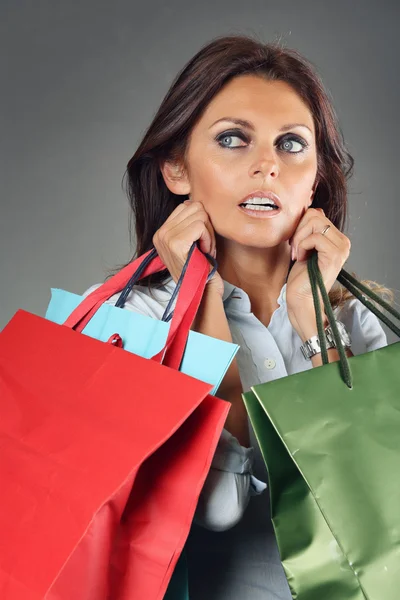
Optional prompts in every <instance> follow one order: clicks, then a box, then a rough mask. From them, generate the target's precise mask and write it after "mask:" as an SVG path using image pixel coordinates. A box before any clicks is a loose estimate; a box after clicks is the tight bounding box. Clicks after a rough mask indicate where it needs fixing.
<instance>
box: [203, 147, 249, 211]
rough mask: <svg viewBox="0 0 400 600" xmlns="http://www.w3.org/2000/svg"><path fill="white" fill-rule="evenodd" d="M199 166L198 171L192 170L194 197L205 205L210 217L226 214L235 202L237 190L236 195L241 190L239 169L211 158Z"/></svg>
mask: <svg viewBox="0 0 400 600" xmlns="http://www.w3.org/2000/svg"><path fill="white" fill-rule="evenodd" d="M197 165H198V167H197V168H196V169H194V170H193V169H192V186H193V197H196V200H199V201H200V202H202V203H203V204H204V208H205V209H206V211H207V212H208V213H209V214H210V216H212V215H213V214H215V215H217V214H218V213H223V212H225V213H226V209H227V208H228V207H229V205H232V201H234V200H235V197H236V196H235V190H236V193H237V190H238V189H239V190H240V186H239V187H238V186H237V181H239V180H240V177H241V175H240V174H239V173H238V169H237V168H236V169H235V168H234V167H232V165H231V164H225V163H224V164H221V160H218V159H214V160H213V159H212V158H211V159H210V158H209V157H208V158H207V160H206V161H205V160H203V161H199V162H197ZM242 187H243V183H242Z"/></svg>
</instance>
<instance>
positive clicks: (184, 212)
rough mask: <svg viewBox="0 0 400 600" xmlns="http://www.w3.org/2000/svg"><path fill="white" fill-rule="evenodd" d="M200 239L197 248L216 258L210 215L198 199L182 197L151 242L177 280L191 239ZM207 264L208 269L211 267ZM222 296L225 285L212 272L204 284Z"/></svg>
mask: <svg viewBox="0 0 400 600" xmlns="http://www.w3.org/2000/svg"><path fill="white" fill-rule="evenodd" d="M196 241H199V246H200V250H201V251H202V252H204V253H207V254H211V256H213V257H214V258H215V257H216V241H215V233H214V229H213V227H212V225H211V221H210V218H209V216H208V214H207V212H206V211H205V209H204V206H203V204H202V203H201V202H196V201H194V200H185V201H184V202H182V204H179V205H178V206H177V207H176V208H175V210H174V211H173V212H172V213H171V214H170V216H169V217H168V219H167V220H166V221H165V223H164V224H163V225H162V226H161V227H160V229H158V230H157V231H156V233H155V234H154V236H153V244H154V247H155V248H156V250H157V253H158V255H159V257H160V258H161V260H162V261H163V263H164V264H165V266H166V267H167V269H168V271H169V272H170V274H171V277H172V278H173V280H174V281H175V283H177V281H178V279H179V277H180V275H181V273H182V269H183V267H184V264H185V262H186V259H187V257H188V254H189V250H190V248H191V247H192V245H193V242H196ZM211 268H212V267H211V265H210V270H211ZM211 288H212V289H214V290H215V291H217V292H218V293H219V294H220V295H221V297H222V295H223V293H224V284H223V281H222V278H221V276H220V275H219V274H218V273H217V272H215V274H214V275H213V277H212V279H211V280H210V281H209V282H208V283H207V289H208V290H210V289H211Z"/></svg>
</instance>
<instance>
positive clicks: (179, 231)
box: [164, 211, 213, 253]
mask: <svg viewBox="0 0 400 600" xmlns="http://www.w3.org/2000/svg"><path fill="white" fill-rule="evenodd" d="M208 221H209V219H208V215H207V213H206V212H205V211H197V212H195V213H193V214H190V215H188V216H187V217H186V218H184V219H183V220H182V221H179V222H176V223H175V225H173V226H172V227H171V226H170V227H169V229H168V230H167V231H166V232H165V234H164V243H165V244H166V245H167V246H170V247H173V249H174V252H179V251H180V249H181V248H182V247H183V250H184V251H185V252H186V251H188V250H189V249H190V247H191V246H192V244H193V242H195V241H197V240H198V241H199V245H200V249H201V250H202V252H207V253H210V252H211V250H212V248H213V239H212V238H213V236H212V234H211V231H210V229H209V227H207V222H208ZM193 224H195V225H193ZM181 251H182V250H181Z"/></svg>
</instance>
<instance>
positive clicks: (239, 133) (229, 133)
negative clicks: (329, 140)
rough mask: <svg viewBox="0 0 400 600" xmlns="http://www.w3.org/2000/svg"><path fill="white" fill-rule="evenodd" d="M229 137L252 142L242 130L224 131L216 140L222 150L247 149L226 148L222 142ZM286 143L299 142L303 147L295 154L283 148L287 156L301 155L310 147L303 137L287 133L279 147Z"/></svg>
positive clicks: (280, 141)
mask: <svg viewBox="0 0 400 600" xmlns="http://www.w3.org/2000/svg"><path fill="white" fill-rule="evenodd" d="M229 137H238V138H239V139H241V140H242V141H243V142H249V141H250V140H249V138H248V136H247V135H245V134H244V133H243V131H241V130H240V129H230V130H229V131H224V132H222V133H220V134H219V135H217V137H216V138H215V140H216V141H217V142H218V144H219V145H220V146H221V148H227V149H228V150H238V149H239V148H244V147H245V146H226V145H225V144H223V143H222V141H223V139H224V138H229ZM286 142H297V143H299V144H300V145H301V146H302V149H301V150H297V151H295V152H292V151H290V150H285V149H283V148H282V152H285V153H286V154H301V153H302V152H304V150H305V148H307V147H308V143H307V142H306V141H305V140H304V139H303V138H302V137H300V136H299V135H296V134H295V133H286V134H285V135H282V136H281V137H280V138H279V139H278V141H277V146H282V145H283V144H284V143H286Z"/></svg>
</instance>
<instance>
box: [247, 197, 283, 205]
mask: <svg viewBox="0 0 400 600" xmlns="http://www.w3.org/2000/svg"><path fill="white" fill-rule="evenodd" d="M244 204H265V206H276V204H275V202H274V201H273V200H271V199H270V198H257V197H254V198H248V199H247V200H246V201H245V202H244Z"/></svg>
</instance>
